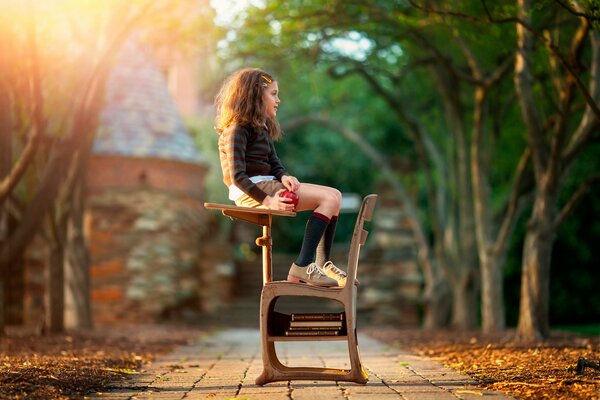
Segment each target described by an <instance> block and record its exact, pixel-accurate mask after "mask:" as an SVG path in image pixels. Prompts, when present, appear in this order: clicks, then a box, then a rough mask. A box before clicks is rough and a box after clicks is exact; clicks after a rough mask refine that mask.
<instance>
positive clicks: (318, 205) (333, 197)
mask: <svg viewBox="0 0 600 400" xmlns="http://www.w3.org/2000/svg"><path fill="white" fill-rule="evenodd" d="M297 193H298V197H299V202H298V206H297V207H296V210H297V211H304V210H311V209H312V210H315V212H317V213H320V214H323V215H325V216H326V217H328V218H329V223H328V224H327V227H326V229H325V231H324V234H323V235H322V237H321V238H320V242H319V244H318V247H317V249H316V262H317V265H318V266H319V267H321V266H323V264H324V263H325V261H329V257H330V253H331V246H332V244H333V238H334V236H335V227H336V224H337V219H338V215H339V213H340V207H341V203H342V194H341V193H340V191H339V190H337V189H334V188H331V187H328V186H321V185H315V184H311V183H301V184H300V189H299V190H298V192H297ZM303 200H304V201H305V202H304V203H303V202H302V201H303Z"/></svg>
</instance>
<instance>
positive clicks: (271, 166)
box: [219, 125, 287, 203]
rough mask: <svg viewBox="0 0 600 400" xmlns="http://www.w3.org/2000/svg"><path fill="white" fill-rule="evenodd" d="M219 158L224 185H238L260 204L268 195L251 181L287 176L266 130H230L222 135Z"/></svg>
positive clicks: (243, 127)
mask: <svg viewBox="0 0 600 400" xmlns="http://www.w3.org/2000/svg"><path fill="white" fill-rule="evenodd" d="M219 158H220V160H221V170H222V171H223V182H224V183H225V185H227V187H230V186H231V185H235V186H236V187H238V188H239V189H240V190H241V191H242V192H244V193H246V194H247V195H249V196H250V197H252V198H253V199H254V200H256V201H258V202H259V203H262V201H263V200H264V199H265V197H267V194H266V193H265V192H263V191H262V190H260V189H259V188H258V186H256V185H255V184H254V183H253V182H252V181H251V180H250V178H251V177H253V176H258V175H264V176H269V175H270V176H274V177H275V179H278V180H281V177H282V176H283V175H287V171H286V170H285V168H284V167H283V165H282V164H281V161H279V158H278V157H277V153H276V152H275V146H274V145H273V140H271V138H270V137H269V134H268V132H267V130H266V129H253V128H251V127H245V126H241V125H234V126H231V127H229V128H227V129H226V130H224V131H223V132H222V133H221V135H220V136H219Z"/></svg>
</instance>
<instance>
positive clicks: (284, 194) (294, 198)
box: [279, 190, 299, 208]
mask: <svg viewBox="0 0 600 400" xmlns="http://www.w3.org/2000/svg"><path fill="white" fill-rule="evenodd" d="M279 196H280V197H287V198H288V199H292V204H293V205H294V208H296V206H297V205H298V199H299V198H298V195H297V194H296V193H294V192H290V191H289V190H286V191H285V192H282V193H281V194H280V195H279Z"/></svg>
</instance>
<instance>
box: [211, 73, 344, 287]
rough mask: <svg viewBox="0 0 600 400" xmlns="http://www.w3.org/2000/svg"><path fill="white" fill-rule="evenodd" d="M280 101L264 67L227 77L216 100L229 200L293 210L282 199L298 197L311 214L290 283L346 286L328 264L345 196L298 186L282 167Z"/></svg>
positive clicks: (299, 208) (300, 206)
mask: <svg viewBox="0 0 600 400" xmlns="http://www.w3.org/2000/svg"><path fill="white" fill-rule="evenodd" d="M279 103H280V100H279V86H278V84H277V81H276V80H275V78H273V76H271V75H270V74H268V73H266V72H264V71H262V70H260V69H257V68H246V69H242V70H239V71H237V72H235V73H233V74H232V75H231V76H229V77H228V78H227V79H226V81H225V83H224V84H223V86H222V87H221V90H220V91H219V93H218V94H217V97H216V100H215V104H216V108H217V117H216V130H217V133H218V134H219V156H220V160H221V169H222V170H223V181H224V182H225V185H226V186H227V187H228V188H229V198H230V199H231V200H233V201H235V204H236V205H238V206H243V207H262V208H269V209H273V210H285V211H293V210H294V206H293V204H292V200H291V199H289V198H286V197H281V196H280V195H281V194H282V193H283V192H284V191H286V190H288V191H291V192H294V193H296V194H297V195H298V197H299V201H298V204H297V206H296V208H295V210H296V211H306V210H313V213H312V215H311V216H310V218H309V219H308V222H307V224H306V230H305V232H304V240H303V242H302V248H301V250H300V254H299V255H298V257H297V258H296V261H295V262H294V263H292V266H291V268H290V271H289V273H288V280H289V281H292V282H303V283H307V284H310V285H316V286H325V287H331V286H343V285H345V282H346V273H345V272H343V271H342V270H340V269H339V268H337V267H336V266H335V265H334V264H333V263H332V262H331V261H330V260H329V257H330V252H331V245H332V243H333V237H334V235H335V226H336V222H337V219H338V215H339V212H340V204H341V200H342V195H341V193H340V192H339V191H338V190H337V189H334V188H330V187H327V186H321V185H315V184H311V183H300V182H299V181H298V179H296V178H295V177H294V176H292V175H290V174H288V172H287V171H286V169H285V168H284V167H283V165H282V164H281V161H279V158H278V157H277V153H276V152H275V147H274V145H273V141H275V140H278V139H280V137H281V128H280V127H279V123H278V122H277V118H276V116H277V109H278V107H279ZM320 242H321V245H319V243H320ZM317 247H319V251H317ZM317 253H318V254H317ZM315 257H316V262H315Z"/></svg>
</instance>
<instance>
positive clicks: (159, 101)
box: [93, 39, 206, 163]
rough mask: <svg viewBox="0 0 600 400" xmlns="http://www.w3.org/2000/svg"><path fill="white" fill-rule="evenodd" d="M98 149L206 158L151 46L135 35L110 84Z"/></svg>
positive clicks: (137, 154) (193, 160)
mask: <svg viewBox="0 0 600 400" xmlns="http://www.w3.org/2000/svg"><path fill="white" fill-rule="evenodd" d="M101 126H102V128H101V129H100V132H98V134H97V135H96V138H95V141H94V147H93V152H94V154H107V155H122V156H129V157H155V158H161V159H169V160H179V161H184V162H190V163H205V162H206V159H205V158H204V157H203V156H202V154H200V152H199V150H198V148H197V147H196V144H195V143H194V140H193V139H192V137H191V136H190V134H189V132H188V131H187V130H186V128H185V125H184V124H183V120H182V118H181V116H180V115H179V113H178V111H177V107H176V105H175V102H174V101H173V99H172V97H171V95H170V93H169V90H168V85H167V81H166V79H165V76H164V75H163V73H162V72H161V70H160V67H159V66H158V64H157V62H156V61H155V60H154V58H153V57H152V55H151V54H150V53H149V51H148V50H147V49H144V48H143V47H142V46H141V45H140V44H139V42H138V41H137V40H135V39H130V40H129V41H127V43H126V44H125V45H124V46H123V48H122V49H121V52H120V54H119V57H118V60H117V63H116V65H115V66H114V68H113V70H112V72H111V75H110V77H109V81H108V84H107V89H106V99H105V106H104V110H103V112H102V114H101Z"/></svg>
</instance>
